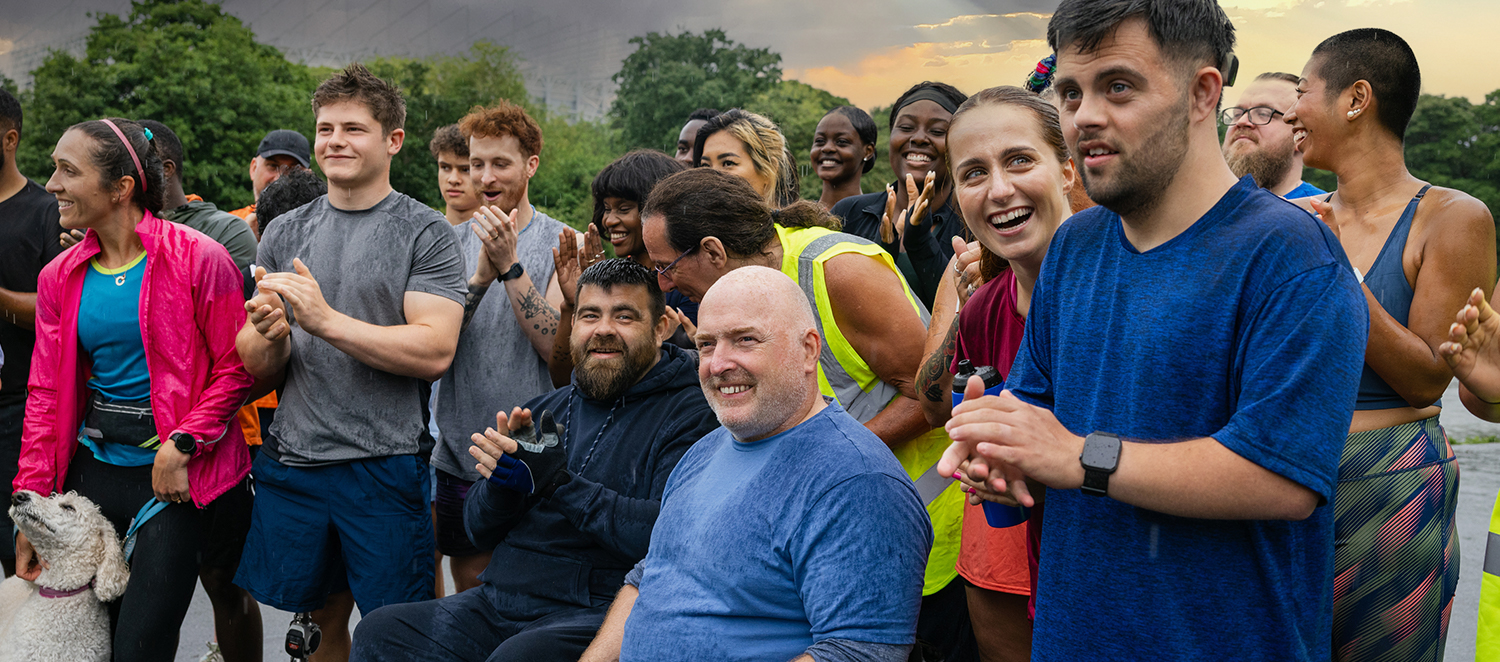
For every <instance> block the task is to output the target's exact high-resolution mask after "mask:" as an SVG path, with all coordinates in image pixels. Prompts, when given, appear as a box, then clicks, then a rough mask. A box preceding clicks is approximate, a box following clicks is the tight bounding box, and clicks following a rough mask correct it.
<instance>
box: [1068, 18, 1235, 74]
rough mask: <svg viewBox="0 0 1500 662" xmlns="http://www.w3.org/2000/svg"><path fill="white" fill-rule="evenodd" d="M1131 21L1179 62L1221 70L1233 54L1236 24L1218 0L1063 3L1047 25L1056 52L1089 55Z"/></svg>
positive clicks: (1162, 51) (1165, 52)
mask: <svg viewBox="0 0 1500 662" xmlns="http://www.w3.org/2000/svg"><path fill="white" fill-rule="evenodd" d="M1132 18H1140V19H1142V20H1144V21H1145V22H1146V29H1147V31H1148V32H1149V33H1150V34H1151V38H1152V39H1153V40H1154V41H1155V42H1156V45H1157V47H1158V48H1159V49H1160V50H1161V53H1162V55H1163V56H1164V57H1166V58H1168V59H1171V60H1176V61H1177V62H1179V63H1192V64H1197V63H1198V62H1208V63H1209V64H1211V65H1213V66H1215V67H1222V66H1224V64H1225V62H1226V61H1227V59H1228V57H1227V56H1228V55H1229V53H1230V52H1231V51H1233V50H1234V24H1233V23H1231V22H1230V21H1229V15H1228V14H1225V13H1224V10H1223V9H1222V8H1220V7H1219V3H1218V2H1217V1H1216V0H1063V2H1062V4H1060V5H1058V7H1057V11H1055V12H1053V13H1052V20H1051V21H1049V22H1048V23H1047V43H1048V44H1049V45H1051V46H1052V52H1054V53H1061V52H1063V49H1065V48H1068V47H1070V46H1071V47H1077V48H1078V50H1080V51H1082V52H1084V53H1090V52H1093V51H1094V50H1095V49H1097V48H1099V44H1100V43H1102V42H1103V41H1104V39H1105V38H1106V37H1108V36H1109V35H1111V34H1113V33H1114V31H1115V28H1117V27H1119V26H1120V24H1121V23H1123V22H1125V21H1127V20H1129V19H1132ZM1225 75H1226V76H1227V75H1228V72H1225Z"/></svg>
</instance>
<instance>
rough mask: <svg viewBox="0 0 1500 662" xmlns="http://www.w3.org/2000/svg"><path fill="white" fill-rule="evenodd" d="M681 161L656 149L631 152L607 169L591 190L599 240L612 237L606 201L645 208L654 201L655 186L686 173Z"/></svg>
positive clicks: (596, 176) (595, 180) (598, 176)
mask: <svg viewBox="0 0 1500 662" xmlns="http://www.w3.org/2000/svg"><path fill="white" fill-rule="evenodd" d="M686 169H687V166H685V165H683V164H682V162H681V161H678V160H677V159H674V158H672V157H670V156H667V155H666V154H663V153H661V152H658V151H656V150H654V149H638V150H635V151H633V152H628V153H626V154H625V155H624V156H622V157H620V158H618V159H615V160H614V162H613V163H610V164H609V165H607V166H604V169H603V170H600V171H599V174H598V175H595V176H594V183H593V185H592V186H591V187H590V189H591V191H592V193H593V195H594V218H593V221H592V222H593V224H594V225H595V226H596V227H598V229H599V234H600V236H609V233H608V232H606V231H605V229H604V222H603V221H604V199H605V198H623V199H625V200H629V201H631V202H634V203H636V204H637V205H642V206H644V205H645V204H646V198H648V197H651V189H653V188H656V183H657V182H659V181H661V180H663V179H665V178H667V177H668V176H670V175H673V174H676V173H679V172H682V171H683V170H686Z"/></svg>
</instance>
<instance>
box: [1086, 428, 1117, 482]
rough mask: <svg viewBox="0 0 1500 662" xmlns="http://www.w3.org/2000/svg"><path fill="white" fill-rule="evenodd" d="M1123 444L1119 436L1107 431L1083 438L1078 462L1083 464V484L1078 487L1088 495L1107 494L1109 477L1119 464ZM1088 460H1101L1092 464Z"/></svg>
mask: <svg viewBox="0 0 1500 662" xmlns="http://www.w3.org/2000/svg"><path fill="white" fill-rule="evenodd" d="M1122 446H1123V444H1122V443H1121V441H1120V436H1119V435H1115V434H1110V433H1108V432H1095V433H1093V434H1090V435H1089V436H1088V437H1086V438H1084V440H1083V454H1082V455H1079V456H1078V463H1079V464H1081V465H1083V485H1080V486H1079V489H1080V490H1082V491H1083V493H1084V494H1087V495H1089V496H1100V497H1102V496H1109V477H1110V474H1113V473H1114V472H1115V470H1116V469H1118V468H1119V466H1120V451H1121V447H1122ZM1090 460H1094V461H1098V460H1103V461H1104V462H1103V463H1102V464H1093V463H1091V462H1090Z"/></svg>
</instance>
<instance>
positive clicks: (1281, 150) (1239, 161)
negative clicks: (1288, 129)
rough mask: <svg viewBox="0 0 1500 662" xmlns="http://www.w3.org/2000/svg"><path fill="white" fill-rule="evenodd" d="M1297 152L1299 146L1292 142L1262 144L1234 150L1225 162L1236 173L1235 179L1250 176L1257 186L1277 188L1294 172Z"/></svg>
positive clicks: (1225, 158)
mask: <svg viewBox="0 0 1500 662" xmlns="http://www.w3.org/2000/svg"><path fill="white" fill-rule="evenodd" d="M1231 144H1233V143H1231ZM1296 150H1297V146H1296V145H1295V144H1293V142H1292V141H1290V140H1288V141H1286V144H1285V145H1274V144H1273V145H1267V144H1265V143H1261V144H1259V145H1255V146H1252V147H1251V148H1249V149H1245V150H1232V153H1230V154H1226V155H1225V156H1224V160H1225V161H1226V162H1228V163H1229V169H1230V171H1232V172H1234V176H1235V177H1244V176H1245V175H1250V176H1251V177H1254V178H1255V184H1256V186H1259V187H1261V188H1268V187H1271V186H1275V185H1276V184H1277V183H1279V182H1280V181H1281V180H1282V178H1284V177H1286V175H1287V173H1288V172H1291V171H1292V159H1293V157H1294V156H1295V155H1296Z"/></svg>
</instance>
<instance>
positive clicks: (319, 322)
mask: <svg viewBox="0 0 1500 662" xmlns="http://www.w3.org/2000/svg"><path fill="white" fill-rule="evenodd" d="M292 269H294V270H295V271H291V272H288V271H278V272H276V273H270V274H265V275H264V276H263V277H260V278H257V279H256V285H257V287H258V288H259V289H260V290H262V291H265V292H270V293H272V294H279V295H281V298H282V299H285V300H286V304H287V305H289V306H291V312H292V317H293V319H294V321H295V322H296V324H297V326H299V327H301V328H302V330H303V331H306V332H308V333H311V334H313V335H314V336H317V337H319V338H321V337H324V335H326V334H327V332H328V331H329V330H330V329H332V328H333V325H334V324H336V323H337V322H338V320H339V318H340V317H341V316H340V315H339V313H338V311H336V310H334V309H333V307H332V306H330V305H328V301H327V300H325V299H324V298H323V289H322V288H321V287H320V286H319V285H318V281H317V280H316V279H314V278H313V275H312V271H310V270H308V268H307V265H305V264H303V263H302V260H301V259H300V258H294V259H293V260H292ZM256 298H257V299H258V298H259V297H256ZM252 301H253V300H252ZM247 305H248V304H247ZM256 328H257V329H259V328H260V325H258V324H257V325H256ZM262 335H265V334H264V333H262ZM267 339H268V340H270V339H271V338H270V336H267Z"/></svg>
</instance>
